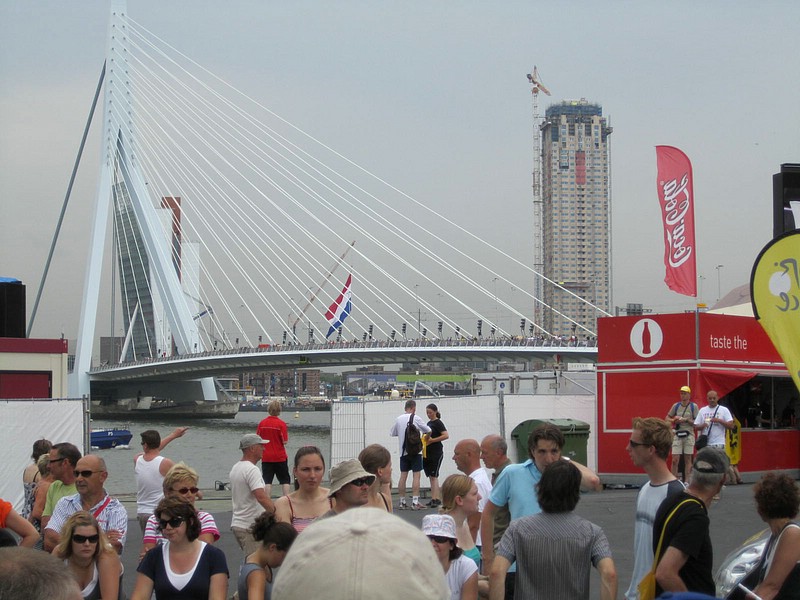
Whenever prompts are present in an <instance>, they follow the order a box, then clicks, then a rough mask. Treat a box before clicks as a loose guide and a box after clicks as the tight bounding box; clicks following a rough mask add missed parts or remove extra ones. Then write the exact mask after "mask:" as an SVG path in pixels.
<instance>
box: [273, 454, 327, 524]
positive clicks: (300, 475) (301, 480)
mask: <svg viewBox="0 0 800 600" xmlns="http://www.w3.org/2000/svg"><path fill="white" fill-rule="evenodd" d="M324 476H325V459H324V458H322V451H321V450H320V449H319V448H317V447H316V446H303V447H302V448H300V449H299V450H298V451H297V453H296V454H295V455H294V481H295V487H296V488H297V489H296V490H295V491H294V492H292V493H291V494H289V495H288V496H281V497H280V498H278V499H277V500H276V501H275V519H276V520H278V521H282V522H284V523H291V525H292V527H294V528H295V530H296V531H297V532H298V533H300V532H301V531H303V530H304V529H305V528H306V527H308V525H310V524H311V523H312V522H313V521H316V520H317V519H318V518H319V517H321V516H322V515H324V514H325V513H326V512H328V511H329V510H330V509H331V502H330V500H329V499H328V488H324V487H321V483H322V478H323V477H324Z"/></svg>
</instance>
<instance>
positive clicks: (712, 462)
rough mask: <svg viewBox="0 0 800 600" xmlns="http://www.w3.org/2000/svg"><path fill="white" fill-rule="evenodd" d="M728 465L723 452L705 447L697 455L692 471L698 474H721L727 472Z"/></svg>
mask: <svg viewBox="0 0 800 600" xmlns="http://www.w3.org/2000/svg"><path fill="white" fill-rule="evenodd" d="M729 464H730V462H729V461H728V457H727V456H726V454H725V453H724V452H722V451H721V450H717V449H716V448H708V447H706V448H703V449H702V450H700V452H698V453H697V456H696V457H695V459H694V464H693V465H692V469H694V470H696V471H698V472H700V473H717V474H722V473H727V472H728V465H729Z"/></svg>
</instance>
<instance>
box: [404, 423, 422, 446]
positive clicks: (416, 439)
mask: <svg viewBox="0 0 800 600" xmlns="http://www.w3.org/2000/svg"><path fill="white" fill-rule="evenodd" d="M403 445H404V446H405V449H406V454H407V455H408V456H416V455H417V454H419V453H420V452H422V437H420V435H419V429H417V428H416V427H414V413H411V416H410V417H409V419H408V424H407V425H406V437H405V442H404V444H403Z"/></svg>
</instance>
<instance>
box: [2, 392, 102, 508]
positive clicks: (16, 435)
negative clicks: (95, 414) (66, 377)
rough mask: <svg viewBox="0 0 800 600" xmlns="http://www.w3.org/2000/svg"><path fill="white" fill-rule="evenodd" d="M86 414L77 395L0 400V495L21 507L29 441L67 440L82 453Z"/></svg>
mask: <svg viewBox="0 0 800 600" xmlns="http://www.w3.org/2000/svg"><path fill="white" fill-rule="evenodd" d="M87 427H88V415H86V414H85V412H84V410H83V400H82V399H80V398H74V399H73V398H62V399H44V400H0V440H2V441H3V460H0V498H3V499H4V500H6V501H8V502H11V504H13V505H14V509H15V510H16V511H17V512H19V511H20V510H21V508H22V501H23V499H24V493H23V490H22V471H24V470H25V467H27V466H28V465H29V464H31V462H32V461H31V450H32V449H33V442H35V441H36V440H39V439H42V438H45V439H48V440H50V441H51V442H53V443H54V444H56V443H59V442H70V443H72V444H75V445H76V446H77V447H78V449H79V450H81V452H82V453H84V452H85V449H84V431H86V428H87Z"/></svg>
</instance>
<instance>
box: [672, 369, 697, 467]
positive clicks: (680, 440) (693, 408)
mask: <svg viewBox="0 0 800 600" xmlns="http://www.w3.org/2000/svg"><path fill="white" fill-rule="evenodd" d="M698 410H699V409H698V408H697V404H695V403H694V402H692V388H690V387H689V386H688V385H684V386H683V387H682V388H681V401H680V402H676V403H675V404H673V405H672V408H670V409H669V412H668V413H667V418H666V420H667V421H669V422H670V423H672V426H673V428H674V429H675V437H673V438H672V474H673V475H675V477H678V461H680V458H681V454H683V478H684V480H685V481H688V480H689V473H691V472H692V457H693V456H694V420H695V418H697V413H698Z"/></svg>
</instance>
